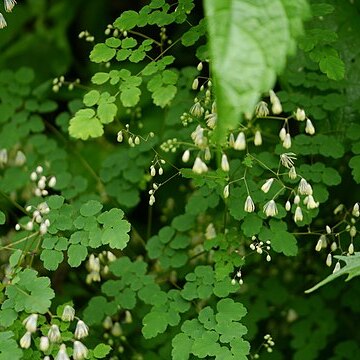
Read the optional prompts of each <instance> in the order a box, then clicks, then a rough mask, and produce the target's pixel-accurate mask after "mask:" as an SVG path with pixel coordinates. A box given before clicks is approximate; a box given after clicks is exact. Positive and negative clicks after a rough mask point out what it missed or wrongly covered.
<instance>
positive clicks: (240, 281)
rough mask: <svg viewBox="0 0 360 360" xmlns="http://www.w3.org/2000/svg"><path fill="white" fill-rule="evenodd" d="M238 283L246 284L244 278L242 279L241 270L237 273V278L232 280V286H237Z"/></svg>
mask: <svg viewBox="0 0 360 360" xmlns="http://www.w3.org/2000/svg"><path fill="white" fill-rule="evenodd" d="M236 283H239V285H243V284H244V280H243V278H242V272H241V268H240V269H239V270H238V271H237V272H236V274H235V276H234V277H233V279H232V280H231V284H232V285H236Z"/></svg>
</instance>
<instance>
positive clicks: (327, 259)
mask: <svg viewBox="0 0 360 360" xmlns="http://www.w3.org/2000/svg"><path fill="white" fill-rule="evenodd" d="M331 264H332V256H331V254H330V253H329V254H328V256H327V257H326V265H327V266H328V267H330V266H331Z"/></svg>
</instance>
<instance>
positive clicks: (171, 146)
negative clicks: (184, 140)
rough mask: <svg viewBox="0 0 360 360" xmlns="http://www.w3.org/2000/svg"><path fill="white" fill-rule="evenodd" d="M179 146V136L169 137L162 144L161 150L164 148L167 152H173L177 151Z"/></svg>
mask: <svg viewBox="0 0 360 360" xmlns="http://www.w3.org/2000/svg"><path fill="white" fill-rule="evenodd" d="M178 147H179V144H178V139H177V138H173V139H168V140H166V141H165V142H163V143H162V144H161V145H160V148H161V150H163V151H165V152H172V153H174V152H176V150H177V149H178Z"/></svg>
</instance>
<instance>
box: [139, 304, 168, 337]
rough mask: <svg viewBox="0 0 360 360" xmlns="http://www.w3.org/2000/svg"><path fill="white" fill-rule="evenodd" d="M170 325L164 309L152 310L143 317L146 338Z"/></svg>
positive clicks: (159, 332)
mask: <svg viewBox="0 0 360 360" xmlns="http://www.w3.org/2000/svg"><path fill="white" fill-rule="evenodd" d="M167 326H168V321H167V318H166V313H165V314H164V312H163V311H160V310H157V311H151V312H149V313H148V314H146V315H145V316H144V318H143V328H142V333H143V335H144V337H145V339H151V338H153V337H155V336H156V335H158V334H161V333H163V332H164V331H165V330H166V328H167Z"/></svg>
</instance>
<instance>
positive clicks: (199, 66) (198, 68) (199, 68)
mask: <svg viewBox="0 0 360 360" xmlns="http://www.w3.org/2000/svg"><path fill="white" fill-rule="evenodd" d="M196 69H197V70H198V71H201V70H202V69H203V63H202V62H201V61H200V62H199V63H198V65H197V67H196Z"/></svg>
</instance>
